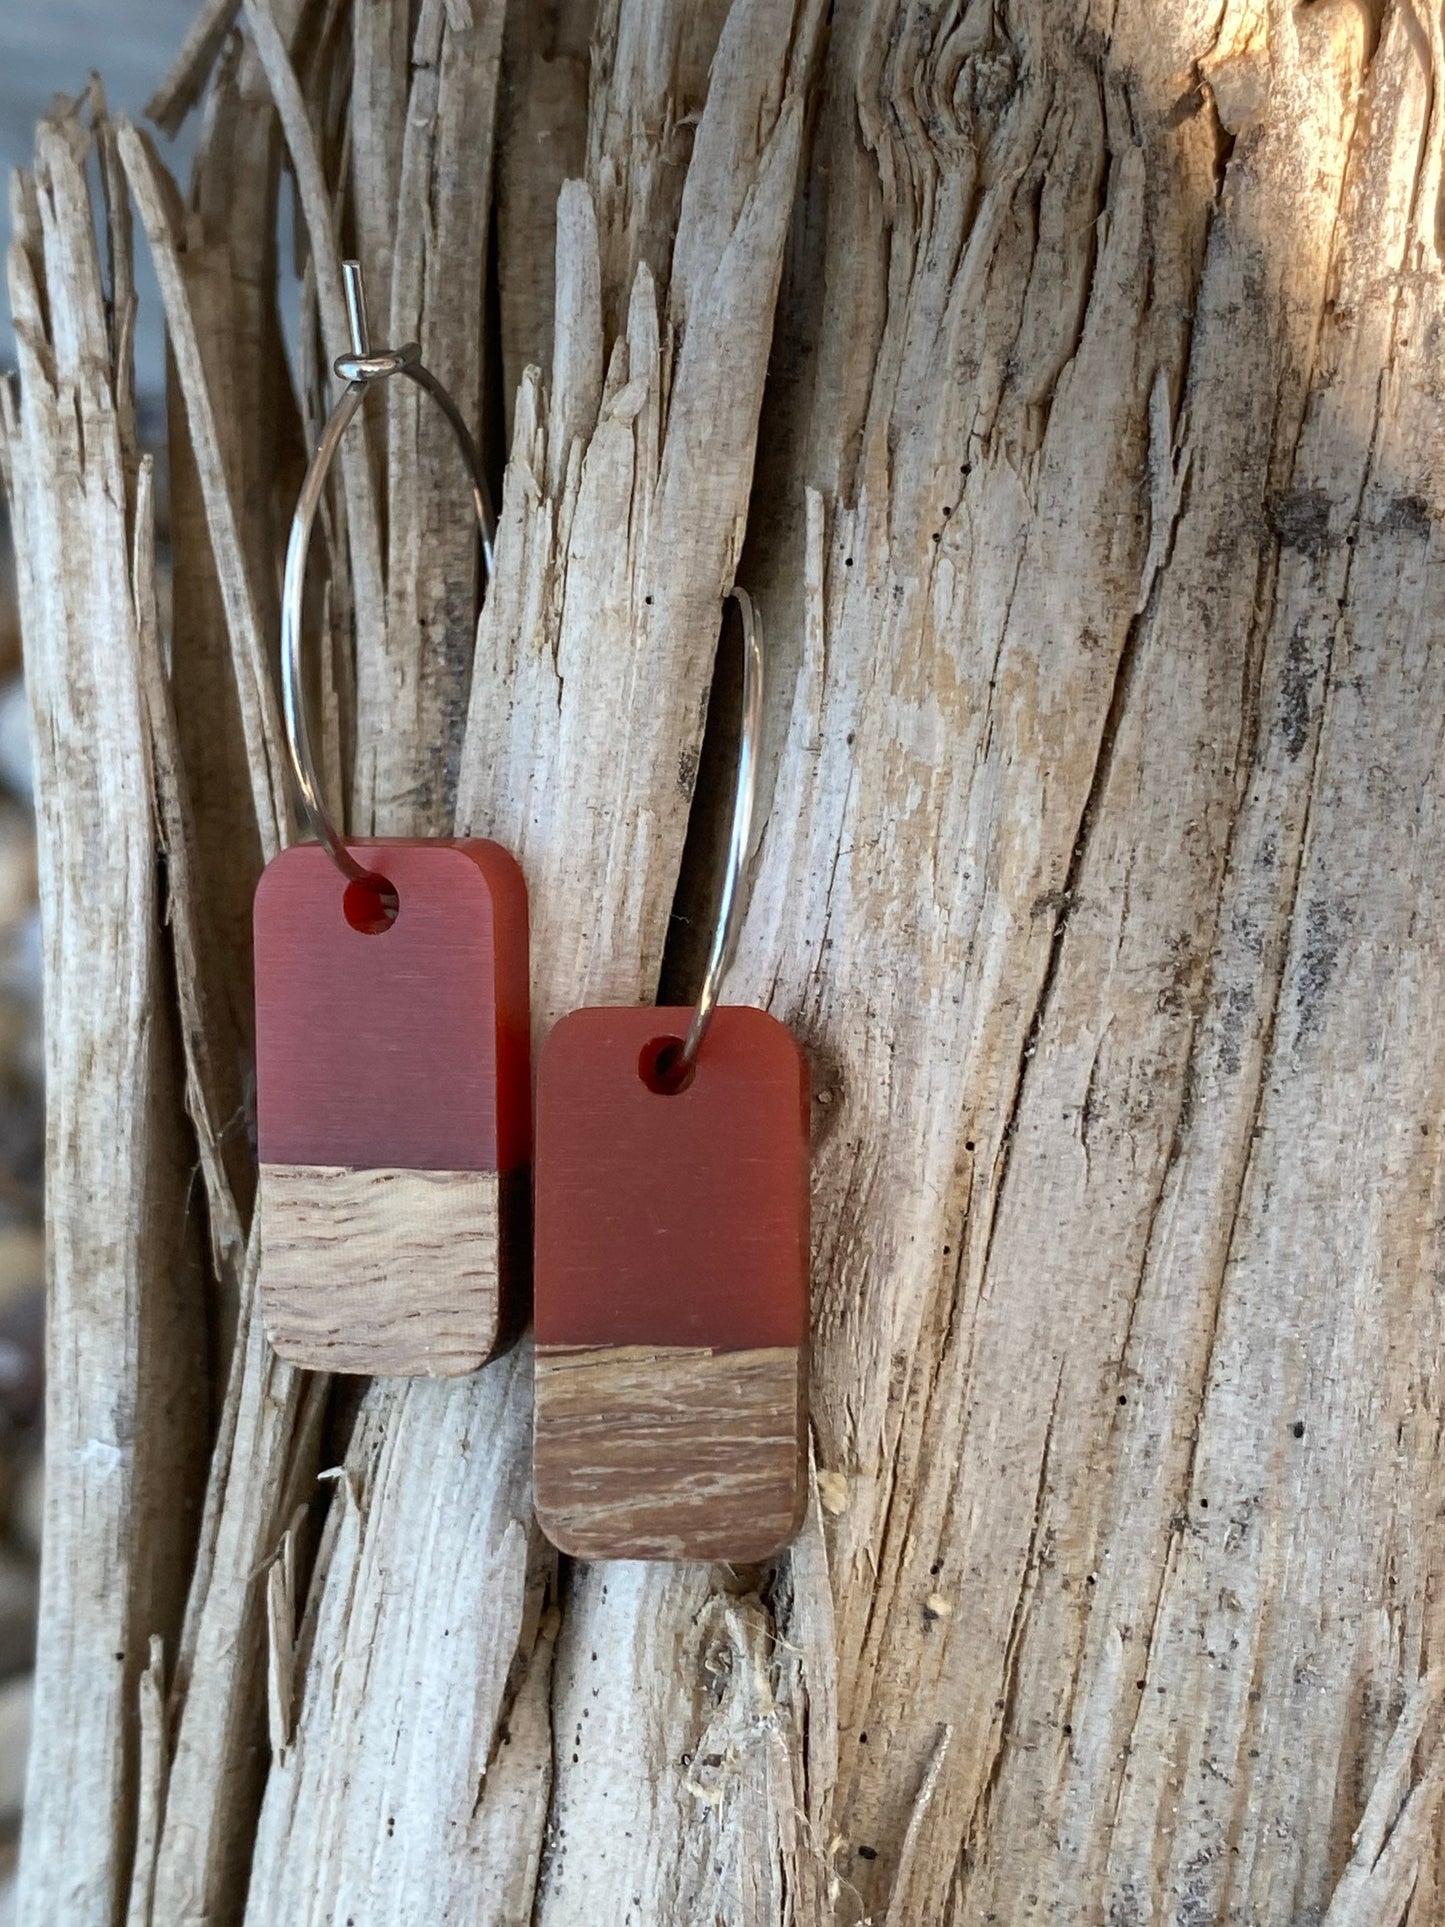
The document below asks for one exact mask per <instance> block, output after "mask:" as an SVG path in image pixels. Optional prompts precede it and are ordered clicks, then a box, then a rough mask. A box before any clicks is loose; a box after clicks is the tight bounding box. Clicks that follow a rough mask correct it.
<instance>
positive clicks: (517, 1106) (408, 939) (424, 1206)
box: [254, 840, 531, 1378]
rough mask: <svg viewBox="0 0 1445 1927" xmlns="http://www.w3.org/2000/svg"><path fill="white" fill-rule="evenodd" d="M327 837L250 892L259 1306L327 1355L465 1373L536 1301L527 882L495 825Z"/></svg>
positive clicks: (356, 1367)
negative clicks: (366, 868)
mask: <svg viewBox="0 0 1445 1927" xmlns="http://www.w3.org/2000/svg"><path fill="white" fill-rule="evenodd" d="M347 847H348V849H350V850H351V852H352V853H353V855H354V856H355V857H356V859H357V861H358V862H360V863H363V864H367V865H374V866H375V872H376V876H377V878H378V879H379V881H378V882H377V883H376V884H369V883H368V884H358V883H348V882H347V880H346V879H345V878H344V877H343V876H342V875H341V873H340V871H339V870H338V869H337V868H336V866H335V865H334V864H333V862H332V861H331V859H330V857H329V856H328V855H327V853H326V851H325V850H324V849H322V848H321V847H320V846H319V845H318V844H314V843H305V844H297V845H295V846H294V847H293V848H291V849H289V850H283V851H282V852H281V854H280V855H279V856H277V857H275V858H273V860H272V861H271V862H270V863H269V864H268V865H267V866H266V870H265V873H264V875H263V876H262V878H261V882H260V885H259V887H258V888H257V891H256V905H255V919H254V925H255V944H256V1126H257V1148H258V1152H259V1156H260V1165H261V1175H260V1188H259V1192H258V1195H257V1204H256V1208H257V1210H258V1212H259V1213H260V1236H261V1269H260V1293H261V1311H262V1317H263V1320H264V1322H265V1326H266V1331H267V1334H268V1336H269V1337H270V1340H271V1343H272V1344H273V1345H274V1347H275V1348H276V1351H277V1352H278V1353H279V1354H280V1356H281V1357H282V1358H285V1359H287V1360H289V1361H290V1362H291V1363H293V1364H296V1365H304V1366H307V1367H309V1368H311V1369H312V1370H315V1371H327V1372H365V1373H370V1374H372V1375H374V1376H378V1377H423V1376H425V1377H440V1378H451V1377H458V1376H460V1375H461V1374H463V1373H466V1372H473V1371H476V1370H477V1368H478V1367H479V1366H481V1365H484V1364H485V1363H486V1361H487V1360H488V1359H489V1358H490V1357H491V1356H492V1355H493V1353H494V1352H496V1351H497V1350H498V1349H499V1347H500V1346H501V1344H503V1343H504V1342H505V1341H506V1340H507V1339H509V1338H510V1337H512V1336H514V1335H515V1334H516V1332H517V1331H519V1330H520V1329H521V1327H522V1326H523V1325H524V1324H525V1322H526V1312H527V1274H528V1263H527V1257H528V1252H527V1246H528V1235H527V1233H528V1198H527V1182H528V1170H527V1167H528V1161H529V1158H530V1154H531V1093H530V1088H529V1084H530V1038H529V1034H528V1033H529V1018H528V983H527V893H526V886H525V884H524V883H523V881H522V873H521V870H520V869H519V868H518V866H517V863H516V861H515V859H514V858H513V857H512V856H511V855H509V853H508V852H507V851H506V850H504V849H503V848H502V847H501V845H500V844H497V843H488V842H483V841H480V840H476V841H469V842H461V841H457V842H450V841H440V840H438V841H432V842H419V841H418V842H408V841H400V840H398V841H380V840H378V841H352V842H349V843H348V845H347Z"/></svg>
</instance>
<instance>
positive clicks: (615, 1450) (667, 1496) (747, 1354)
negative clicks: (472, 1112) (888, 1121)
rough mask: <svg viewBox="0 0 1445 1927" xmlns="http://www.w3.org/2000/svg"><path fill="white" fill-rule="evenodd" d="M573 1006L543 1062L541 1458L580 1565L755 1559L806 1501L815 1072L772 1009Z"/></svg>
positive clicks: (560, 1537) (548, 1507)
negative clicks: (690, 1045) (684, 1063)
mask: <svg viewBox="0 0 1445 1927" xmlns="http://www.w3.org/2000/svg"><path fill="white" fill-rule="evenodd" d="M691 1016H692V1012H691V1011H689V1010H665V1009H664V1010H658V1009H651V1008H645V1009H620V1010H579V1011H574V1012H573V1013H572V1014H571V1015H570V1016H569V1017H565V1018H563V1020H562V1022H561V1023H560V1024H558V1026H557V1028H556V1029H555V1030H554V1031H553V1032H552V1034H551V1036H550V1037H549V1038H548V1040H547V1043H546V1045H545V1047H544V1049H543V1051H542V1057H541V1064H540V1067H539V1071H538V1082H537V1151H536V1172H535V1212H536V1225H535V1230H536V1259H535V1275H534V1292H535V1305H536V1331H537V1380H536V1430H535V1436H534V1442H533V1463H534V1472H535V1483H536V1507H537V1515H538V1517H539V1519H540V1520H541V1522H542V1527H543V1530H544V1531H545V1532H546V1534H547V1536H548V1538H549V1539H551V1540H552V1541H553V1543H554V1544H555V1545H557V1546H559V1547H560V1548H561V1549H562V1550H563V1551H564V1552H569V1553H572V1554H574V1555H576V1556H577V1557H579V1558H584V1559H604V1558H625V1559H648V1558H653V1559H658V1558H663V1559H725V1560H730V1561H734V1562H736V1563H740V1564H741V1563H747V1562H750V1561H754V1560H758V1559H763V1558H766V1557H767V1556H768V1555H769V1554H770V1553H772V1552H775V1551H777V1549H778V1548H779V1547H780V1546H781V1545H783V1544H784V1543H785V1542H786V1541H787V1540H788V1539H790V1538H791V1537H792V1535H793V1534H794V1532H796V1530H797V1528H798V1525H799V1523H800V1521H801V1518H802V1511H803V1503H804V1497H805V1485H806V1480H805V1466H806V1453H807V1342H808V1261H809V1232H808V1074H807V1066H806V1063H805V1061H804V1058H803V1056H802V1053H801V1052H800V1050H799V1049H798V1046H797V1045H796V1043H795V1042H794V1041H793V1038H792V1037H791V1035H790V1034H789V1032H788V1031H787V1030H786V1029H785V1028H784V1026H783V1025H782V1024H780V1023H778V1022H777V1020H776V1019H775V1018H772V1017H769V1016H768V1015H767V1014H766V1012H764V1011H761V1010H753V1009H749V1008H743V1007H738V1006H726V1007H722V1008H719V1009H718V1010H717V1011H716V1012H715V1013H714V1018H713V1023H712V1027H711V1029H710V1030H709V1031H708V1033H707V1038H706V1042H705V1043H704V1045H703V1048H702V1050H701V1052H700V1054H699V1056H698V1059H697V1062H696V1066H695V1068H694V1072H693V1077H692V1081H691V1082H690V1083H689V1084H688V1085H687V1087H686V1088H685V1089H683V1090H681V1091H678V1092H675V1093H672V1094H668V1093H666V1092H664V1091H663V1090H660V1089H658V1088H657V1087H656V1086H657V1082H658V1080H657V1078H656V1075H655V1064H656V1059H657V1056H658V1052H659V1047H660V1046H661V1045H663V1044H665V1043H666V1042H668V1041H669V1040H676V1039H680V1038H681V1037H682V1036H683V1035H684V1033H685V1032H686V1029H687V1025H688V1022H689V1020H690V1018H691Z"/></svg>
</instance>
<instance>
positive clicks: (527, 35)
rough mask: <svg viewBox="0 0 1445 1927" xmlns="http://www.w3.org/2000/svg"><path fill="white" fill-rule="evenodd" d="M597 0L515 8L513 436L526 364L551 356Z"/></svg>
mask: <svg viewBox="0 0 1445 1927" xmlns="http://www.w3.org/2000/svg"><path fill="white" fill-rule="evenodd" d="M596 16H597V6H596V0H546V4H544V5H533V4H526V5H523V4H520V3H518V4H513V5H511V6H509V7H508V9H507V18H506V24H505V28H504V33H503V40H502V69H501V81H500V91H499V95H498V109H497V192H496V223H497V283H498V285H497V306H498V311H499V329H498V333H499V337H500V339H499V341H498V344H497V351H498V355H499V358H500V363H501V371H502V406H503V410H504V417H505V419H504V423H503V428H504V432H505V435H506V437H507V439H508V441H510V439H511V434H512V427H513V420H514V413H515V403H516V397H517V391H518V389H519V388H520V386H521V382H522V375H523V371H524V370H525V369H527V368H529V367H534V366H535V367H539V368H548V367H550V366H551V364H552V316H553V300H552V296H553V285H554V280H555V269H554V263H555V261H556V258H557V197H558V195H559V194H560V193H561V191H562V187H563V184H564V183H565V182H567V181H570V180H574V179H577V178H580V176H581V174H582V173H583V170H584V166H585V158H586V133H587V82H588V66H589V63H588V45H589V42H590V40H591V37H592V31H593V27H594V25H595V23H596Z"/></svg>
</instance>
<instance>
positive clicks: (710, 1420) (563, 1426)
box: [532, 1345, 807, 1565]
mask: <svg viewBox="0 0 1445 1927" xmlns="http://www.w3.org/2000/svg"><path fill="white" fill-rule="evenodd" d="M533 1370H534V1373H535V1376H536V1398H535V1406H534V1413H535V1416H534V1428H533V1432H534V1435H533V1440H532V1476H533V1488H534V1490H533V1500H534V1503H535V1505H536V1508H537V1517H538V1519H539V1520H540V1521H541V1523H542V1528H543V1530H544V1531H545V1532H546V1534H547V1536H548V1538H549V1539H550V1540H551V1541H552V1543H553V1544H554V1545H556V1546H559V1547H561V1549H562V1550H563V1551H564V1552H567V1553H569V1554H571V1555H572V1557H573V1558H577V1559H727V1560H731V1561H733V1562H734V1563H735V1564H738V1565H743V1564H747V1563H750V1562H756V1561H758V1560H761V1559H767V1558H770V1557H771V1556H772V1555H773V1554H774V1553H776V1552H778V1551H779V1550H780V1549H781V1548H782V1547H783V1546H784V1545H785V1544H786V1543H787V1541H788V1540H790V1539H791V1538H792V1536H793V1534H794V1533H795V1532H796V1531H797V1529H798V1527H799V1525H800V1524H801V1523H802V1517H803V1507H804V1502H805V1499H806V1490H805V1486H804V1478H803V1472H804V1467H805V1464H806V1457H807V1440H806V1431H807V1403H806V1399H807V1393H806V1381H807V1359H806V1356H805V1355H804V1354H803V1353H800V1352H798V1351H797V1350H795V1349H794V1348H793V1347H792V1346H786V1345H780V1346H772V1347H764V1348H761V1349H757V1350H752V1351H713V1350H711V1349H709V1348H708V1347H706V1346H694V1345H593V1346H583V1345H539V1346H538V1347H537V1348H536V1355H535V1360H534V1364H533Z"/></svg>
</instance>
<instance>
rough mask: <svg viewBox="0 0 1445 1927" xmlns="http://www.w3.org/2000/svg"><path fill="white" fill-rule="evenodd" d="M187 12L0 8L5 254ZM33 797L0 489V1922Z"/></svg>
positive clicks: (15, 1633)
mask: <svg viewBox="0 0 1445 1927" xmlns="http://www.w3.org/2000/svg"><path fill="white" fill-rule="evenodd" d="M193 11H194V7H193V0H46V4H45V5H43V6H35V7H24V6H20V5H18V4H16V5H8V6H3V7H0V160H3V162H4V168H5V177H6V184H7V191H6V194H5V196H4V198H3V200H0V240H3V242H4V244H5V248H6V250H7V252H8V247H9V238H10V233H9V228H10V217H9V193H8V184H9V179H10V175H11V173H12V171H13V170H14V169H15V168H16V167H24V166H27V165H28V164H29V161H30V157H31V154H32V151H33V148H34V140H35V124H36V122H37V120H39V118H40V117H41V115H42V114H44V112H45V111H46V108H47V107H48V105H49V104H50V101H51V100H52V98H53V97H54V96H55V95H56V94H57V93H68V94H76V93H78V92H80V90H81V89H82V88H83V87H84V86H85V84H86V81H87V80H88V78H89V76H90V75H91V74H92V73H98V74H99V75H100V76H101V78H102V80H103V82H104V85H105V90H106V95H107V97H108V99H109V100H110V101H111V103H112V104H113V105H114V106H115V107H117V108H119V109H121V110H123V111H125V112H127V113H130V114H133V115H135V116H137V117H139V116H140V115H141V113H142V110H143V108H144V106H145V102H146V99H147V97H148V96H149V94H150V93H151V91H152V89H153V88H154V87H155V85H156V83H157V82H158V81H159V80H160V79H161V78H162V76H163V75H164V74H165V72H166V70H167V68H168V67H169V66H170V64H171V61H172V60H173V59H174V57H175V53H176V50H177V48H178V47H179V45H180V43H181V39H182V37H183V35H184V32H185V29H186V27H187V25H188V24H189V21H190V18H191V16H192V13H193ZM138 253H139V255H140V257H141V260H140V262H139V263H138V265H139V266H141V267H142V269H143V271H145V270H148V268H149V263H148V262H146V261H145V260H144V250H143V249H141V250H139V251H138ZM150 293H151V291H150V289H149V288H148V287H147V286H145V285H144V284H143V285H142V287H141V309H140V323H139V329H138V336H137V355H136V360H137V369H136V376H137V383H138V386H139V390H140V400H141V412H142V419H143V422H144V421H145V420H147V419H148V420H149V421H150V422H152V423H154V422H157V421H158V419H159V416H160V410H161V398H162V393H163V388H164V348H163V343H162V338H161V332H160V328H159V324H158V320H157V315H158V304H157V302H156V301H155V300H154V299H152V298H150ZM14 365H15V348H14V337H13V333H12V329H11V323H10V305H9V300H8V297H7V299H6V300H5V301H4V302H0V372H3V374H5V375H6V376H8V375H9V374H10V372H11V371H12V370H13V368H14ZM32 804H33V799H32V794H31V780H30V754H29V728H28V719H27V715H26V708H25V692H24V687H23V683H22V679H21V668H20V628H19V612H18V610H17V608H16V604H15V572H14V567H13V557H12V554H11V547H10V526H9V517H8V513H7V512H6V509H5V507H4V504H3V497H0V1927H9V1923H10V1921H11V1919H12V1918H13V1904H14V1903H13V1877H14V1865H15V1857H16V1852H17V1847H18V1841H19V1833H20V1806H21V1799H22V1795H23V1792H24V1784H25V1750H26V1743H27V1739H28V1734H29V1725H30V1694H31V1665H32V1661H33V1655H34V1648H35V1615H36V1580H37V1571H38V1561H39V1552H40V1531H41V1519H42V1514H43V1511H44V1482H43V1475H42V1467H41V1408H42V1404H43V1398H44V1387H43V1381H42V1339H43V1291H44V1269H45V1246H44V1236H43V1230H42V1206H43V1173H44V1153H45V1118H44V1091H43V1065H44V1047H43V1042H42V1032H41V1008H40V926H39V912H38V904H37V891H36V873H35V832H34V820H33V809H32ZM57 1927H60V1924H59V1923H57Z"/></svg>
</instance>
